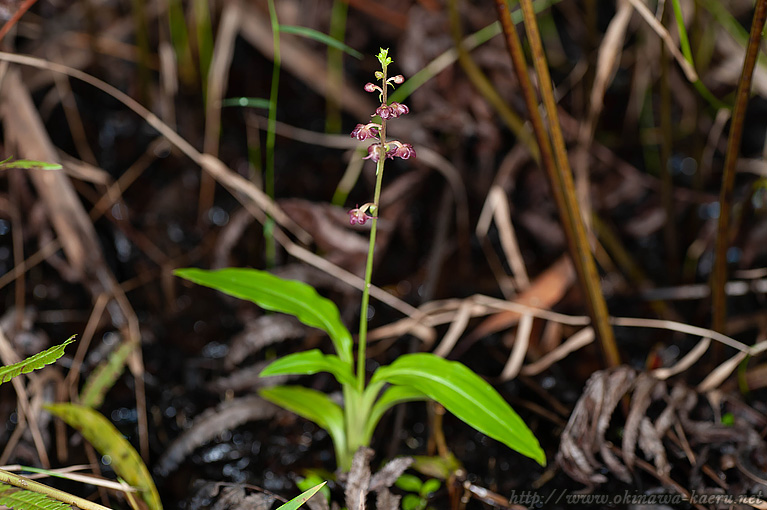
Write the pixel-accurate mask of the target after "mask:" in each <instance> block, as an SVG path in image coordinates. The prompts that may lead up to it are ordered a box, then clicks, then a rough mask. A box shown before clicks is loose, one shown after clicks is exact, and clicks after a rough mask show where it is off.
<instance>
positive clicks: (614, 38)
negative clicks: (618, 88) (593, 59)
mask: <svg viewBox="0 0 767 510" xmlns="http://www.w3.org/2000/svg"><path fill="white" fill-rule="evenodd" d="M632 12H633V11H632V9H631V4H629V3H628V1H627V0H620V1H619V2H618V10H617V11H616V13H615V16H613V19H612V20H610V24H609V25H608V27H607V31H606V32H605V36H604V37H603V38H602V42H601V43H600V44H599V56H598V59H597V68H596V76H595V77H594V85H593V86H592V88H591V97H590V99H589V116H588V119H587V120H586V122H584V123H582V124H581V125H580V128H579V130H578V148H577V150H576V151H575V155H574V157H573V171H574V172H575V179H576V190H577V192H578V200H579V202H580V205H581V207H582V210H583V214H584V217H585V219H586V221H589V219H590V218H591V199H590V196H589V175H590V172H589V146H590V145H591V142H592V140H593V138H594V132H595V130H596V124H597V121H598V120H599V116H600V114H601V113H602V109H603V107H604V95H605V91H606V90H607V86H608V85H609V84H610V82H611V81H612V80H613V78H614V77H615V73H616V72H617V70H618V65H619V64H620V57H621V52H622V50H623V40H624V38H625V35H626V28H627V27H628V23H629V20H630V19H631V13H632Z"/></svg>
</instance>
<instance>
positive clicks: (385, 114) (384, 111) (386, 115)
mask: <svg viewBox="0 0 767 510" xmlns="http://www.w3.org/2000/svg"><path fill="white" fill-rule="evenodd" d="M376 115H378V116H379V117H381V118H382V119H383V120H388V119H391V118H394V117H396V115H395V114H394V111H393V110H392V109H391V108H390V107H388V106H386V105H384V104H382V105H381V106H379V107H378V108H376Z"/></svg>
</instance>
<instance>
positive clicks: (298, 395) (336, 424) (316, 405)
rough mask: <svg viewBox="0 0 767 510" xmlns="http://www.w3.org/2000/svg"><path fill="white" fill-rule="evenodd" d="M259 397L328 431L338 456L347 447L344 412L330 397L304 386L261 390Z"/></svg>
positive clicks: (275, 387)
mask: <svg viewBox="0 0 767 510" xmlns="http://www.w3.org/2000/svg"><path fill="white" fill-rule="evenodd" d="M258 393H259V395H261V397H263V398H265V399H266V400H268V401H270V402H272V403H273V404H277V405H278V406H280V407H283V408H285V409H287V410H288V411H292V412H294V413H296V414H297V415H299V416H301V417H303V418H306V419H307V420H309V421H313V422H314V423H316V424H317V425H319V426H320V427H322V428H323V429H325V430H327V431H328V433H329V434H330V437H331V438H332V439H333V445H334V446H335V449H336V456H337V457H338V458H339V459H340V458H342V455H340V456H339V453H340V452H341V451H342V450H341V449H343V448H345V446H346V432H345V430H344V412H343V410H342V409H341V406H339V405H338V404H336V403H335V402H333V401H332V400H330V397H328V396H327V395H325V394H324V393H322V392H319V391H317V390H312V389H309V388H304V387H303V386H274V387H271V388H263V389H261V390H259V392H258Z"/></svg>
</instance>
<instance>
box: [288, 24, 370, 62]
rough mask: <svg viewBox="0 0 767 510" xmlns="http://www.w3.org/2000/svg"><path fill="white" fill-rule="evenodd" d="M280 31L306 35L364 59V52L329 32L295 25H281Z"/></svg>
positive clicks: (358, 58)
mask: <svg viewBox="0 0 767 510" xmlns="http://www.w3.org/2000/svg"><path fill="white" fill-rule="evenodd" d="M280 32H282V33H283V34H294V35H300V36H301V37H306V38H308V39H313V40H315V41H317V42H319V43H322V44H324V45H326V46H330V47H331V48H336V49H338V50H341V51H343V52H345V53H348V54H349V55H351V56H352V57H354V58H356V59H357V60H362V53H360V52H359V51H357V50H355V49H354V48H352V47H351V46H348V45H346V44H344V43H343V42H341V41H339V40H338V39H335V38H333V37H330V36H329V35H328V34H325V33H322V32H320V31H319V30H315V29H313V28H308V27H297V26H295V25H280Z"/></svg>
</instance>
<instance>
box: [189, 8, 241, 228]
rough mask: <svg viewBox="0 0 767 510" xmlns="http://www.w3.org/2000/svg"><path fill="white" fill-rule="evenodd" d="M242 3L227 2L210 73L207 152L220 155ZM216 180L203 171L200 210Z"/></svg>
mask: <svg viewBox="0 0 767 510" xmlns="http://www.w3.org/2000/svg"><path fill="white" fill-rule="evenodd" d="M241 21H242V7H241V3H240V2H239V1H235V2H227V3H226V4H225V6H224V12H223V13H222V14H221V22H220V24H219V27H218V33H217V35H216V44H215V47H214V50H213V57H212V59H211V63H210V71H209V73H208V84H207V89H206V90H207V94H206V98H205V101H206V104H205V135H204V138H203V140H204V141H203V152H205V153H207V154H211V155H213V156H217V155H218V139H219V136H220V133H221V100H222V99H223V95H224V91H226V84H227V81H228V77H229V66H230V65H231V63H232V56H233V55H234V42H235V39H236V38H237V34H238V33H239V30H240V23H241ZM214 195H215V186H214V182H213V180H212V179H211V176H210V175H209V174H207V173H206V174H203V176H202V179H201V182H200V205H199V210H198V213H199V214H200V215H204V214H205V212H206V211H208V210H209V209H210V208H211V206H212V205H213V198H214Z"/></svg>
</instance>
